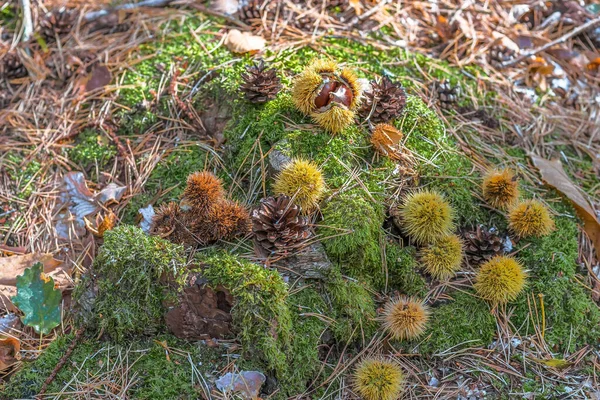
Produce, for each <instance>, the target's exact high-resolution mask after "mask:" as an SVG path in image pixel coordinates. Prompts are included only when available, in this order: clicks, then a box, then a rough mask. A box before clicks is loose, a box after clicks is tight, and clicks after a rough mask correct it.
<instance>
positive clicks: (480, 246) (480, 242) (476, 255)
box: [462, 225, 504, 265]
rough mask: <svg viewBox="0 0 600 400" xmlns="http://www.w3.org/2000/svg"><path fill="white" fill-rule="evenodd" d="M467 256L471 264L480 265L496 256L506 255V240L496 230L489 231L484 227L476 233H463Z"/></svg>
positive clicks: (480, 227)
mask: <svg viewBox="0 0 600 400" xmlns="http://www.w3.org/2000/svg"><path fill="white" fill-rule="evenodd" d="M462 236H463V239H464V245H465V254H466V255H467V258H468V260H469V262H470V263H471V264H473V265H478V264H480V263H482V262H485V261H488V260H490V259H491V258H492V257H494V256H496V255H502V254H504V239H502V238H501V237H500V236H499V235H498V230H497V229H496V228H490V229H487V228H485V227H484V226H483V225H479V226H477V229H476V230H474V231H466V232H463V235H462Z"/></svg>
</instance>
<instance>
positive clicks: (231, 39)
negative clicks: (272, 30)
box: [225, 29, 267, 53]
mask: <svg viewBox="0 0 600 400" xmlns="http://www.w3.org/2000/svg"><path fill="white" fill-rule="evenodd" d="M266 43H267V42H266V40H265V39H263V38H262V37H260V36H256V35H253V34H251V33H250V32H240V31H239V30H237V29H232V30H230V31H229V33H228V34H227V39H225V46H227V48H228V49H229V50H231V51H232V52H234V53H256V52H259V51H260V50H262V49H264V48H265V45H266Z"/></svg>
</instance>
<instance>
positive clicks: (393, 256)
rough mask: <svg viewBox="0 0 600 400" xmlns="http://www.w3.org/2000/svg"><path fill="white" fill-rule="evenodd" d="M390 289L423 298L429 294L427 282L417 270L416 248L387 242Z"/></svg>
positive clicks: (386, 252) (386, 251)
mask: <svg viewBox="0 0 600 400" xmlns="http://www.w3.org/2000/svg"><path fill="white" fill-rule="evenodd" d="M385 255H386V263H387V273H388V289H389V290H397V291H398V292H400V293H402V294H404V295H407V296H418V297H421V298H423V297H424V296H425V295H426V294H427V283H426V282H425V279H424V278H423V276H421V274H419V272H418V270H417V266H418V263H417V260H416V249H415V248H414V247H413V246H407V247H401V246H400V245H398V244H396V243H387V245H386V247H385Z"/></svg>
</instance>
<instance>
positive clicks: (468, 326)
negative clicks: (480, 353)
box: [419, 292, 496, 354]
mask: <svg viewBox="0 0 600 400" xmlns="http://www.w3.org/2000/svg"><path fill="white" fill-rule="evenodd" d="M451 296H452V298H453V299H454V300H453V301H450V302H448V303H445V304H442V305H441V306H439V307H435V308H434V309H433V310H432V313H431V316H430V318H429V321H430V325H429V328H428V329H427V331H426V332H425V335H426V339H425V340H424V341H423V343H422V344H421V346H420V348H419V350H420V352H421V353H425V354H431V353H441V352H443V351H445V350H448V349H450V348H451V347H454V346H459V345H464V346H468V347H475V346H486V345H488V344H489V343H491V341H492V339H493V337H494V334H495V332H496V319H495V318H494V316H493V315H492V314H491V310H490V308H489V306H488V304H487V303H485V302H484V301H483V300H480V299H478V298H476V297H475V296H474V295H473V294H471V293H465V292H454V293H452V295H451Z"/></svg>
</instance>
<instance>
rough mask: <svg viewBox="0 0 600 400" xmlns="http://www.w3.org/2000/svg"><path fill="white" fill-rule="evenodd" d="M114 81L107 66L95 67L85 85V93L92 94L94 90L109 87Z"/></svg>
mask: <svg viewBox="0 0 600 400" xmlns="http://www.w3.org/2000/svg"><path fill="white" fill-rule="evenodd" d="M111 79H112V75H111V73H110V71H109V70H108V68H106V66H105V65H98V66H97V67H95V68H94V69H93V70H92V72H91V73H90V75H89V76H88V80H87V82H86V84H85V91H86V92H91V91H92V90H96V89H100V88H103V87H104V86H106V85H108V84H109V83H110V81H111Z"/></svg>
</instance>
